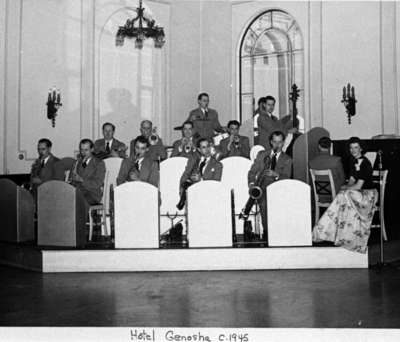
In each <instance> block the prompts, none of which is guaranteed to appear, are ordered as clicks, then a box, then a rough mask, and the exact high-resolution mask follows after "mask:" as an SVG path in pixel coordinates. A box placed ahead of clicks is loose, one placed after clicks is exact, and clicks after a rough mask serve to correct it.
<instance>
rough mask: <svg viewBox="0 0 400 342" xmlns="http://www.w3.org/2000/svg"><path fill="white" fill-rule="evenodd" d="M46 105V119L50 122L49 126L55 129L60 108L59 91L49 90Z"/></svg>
mask: <svg viewBox="0 0 400 342" xmlns="http://www.w3.org/2000/svg"><path fill="white" fill-rule="evenodd" d="M46 105H47V118H48V119H49V120H51V125H52V126H53V127H55V126H56V116H57V111H58V108H60V107H61V106H62V103H61V93H60V89H56V87H53V88H52V89H49V94H48V97H47V103H46Z"/></svg>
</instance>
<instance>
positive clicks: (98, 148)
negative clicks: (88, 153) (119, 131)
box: [94, 138, 126, 158]
mask: <svg viewBox="0 0 400 342" xmlns="http://www.w3.org/2000/svg"><path fill="white" fill-rule="evenodd" d="M110 150H114V151H117V152H118V155H119V157H120V158H125V157H126V154H125V150H126V146H125V144H124V143H123V142H121V141H119V140H117V139H115V138H114V139H113V142H112V144H111V146H110ZM105 153H106V141H105V139H104V138H102V139H98V140H96V141H95V142H94V154H95V155H99V154H100V155H102V156H105V157H107V156H106V155H105Z"/></svg>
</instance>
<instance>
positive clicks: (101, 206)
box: [89, 171, 109, 241]
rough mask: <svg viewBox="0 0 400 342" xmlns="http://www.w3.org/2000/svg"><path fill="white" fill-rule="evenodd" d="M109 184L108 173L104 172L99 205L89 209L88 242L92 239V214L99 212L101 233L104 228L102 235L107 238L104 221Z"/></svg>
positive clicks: (105, 221)
mask: <svg viewBox="0 0 400 342" xmlns="http://www.w3.org/2000/svg"><path fill="white" fill-rule="evenodd" d="M108 183H109V171H106V175H105V177H104V185H103V188H102V190H103V195H102V200H101V203H100V204H95V205H91V206H90V207H89V241H92V237H93V215H92V214H93V212H94V211H96V212H101V221H100V225H101V228H102V233H103V227H104V235H105V236H108V235H109V234H108V227H107V226H108V225H107V219H106V205H105V203H106V198H107V196H106V193H107V190H106V189H109V186H108Z"/></svg>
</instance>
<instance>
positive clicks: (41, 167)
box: [30, 138, 59, 194]
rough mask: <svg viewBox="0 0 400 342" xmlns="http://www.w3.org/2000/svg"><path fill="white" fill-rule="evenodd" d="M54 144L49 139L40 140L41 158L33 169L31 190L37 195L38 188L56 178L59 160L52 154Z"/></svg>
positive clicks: (38, 147)
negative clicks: (56, 166) (56, 164)
mask: <svg viewBox="0 0 400 342" xmlns="http://www.w3.org/2000/svg"><path fill="white" fill-rule="evenodd" d="M51 146H52V143H51V141H50V140H49V139H45V138H43V139H40V140H39V142H38V145H37V151H38V154H39V158H37V159H36V160H35V162H34V163H33V164H32V168H31V181H30V183H31V189H32V192H33V193H34V194H36V190H37V187H38V186H39V185H40V184H42V183H44V182H47V181H49V180H51V179H53V178H54V175H55V169H54V164H55V163H56V162H57V161H58V160H59V159H58V158H56V157H54V156H53V155H52V154H51Z"/></svg>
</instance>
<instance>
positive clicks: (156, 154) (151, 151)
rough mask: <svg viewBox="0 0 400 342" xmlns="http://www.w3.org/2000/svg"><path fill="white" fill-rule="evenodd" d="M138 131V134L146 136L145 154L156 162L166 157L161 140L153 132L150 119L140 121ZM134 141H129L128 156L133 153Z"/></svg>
mask: <svg viewBox="0 0 400 342" xmlns="http://www.w3.org/2000/svg"><path fill="white" fill-rule="evenodd" d="M140 133H141V135H140V136H142V137H144V138H146V139H147V140H148V141H149V148H148V151H147V154H148V155H149V156H150V158H151V159H153V160H154V161H158V162H160V161H163V160H165V159H167V151H166V149H165V146H164V144H163V141H162V139H161V138H160V137H159V136H158V135H157V134H156V133H155V132H154V129H153V123H152V122H151V121H150V120H143V121H142V122H141V124H140ZM138 137H139V136H138ZM138 137H137V138H138ZM135 142H136V139H134V140H132V141H131V143H130V154H129V155H130V156H132V155H134V154H135Z"/></svg>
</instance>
